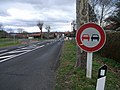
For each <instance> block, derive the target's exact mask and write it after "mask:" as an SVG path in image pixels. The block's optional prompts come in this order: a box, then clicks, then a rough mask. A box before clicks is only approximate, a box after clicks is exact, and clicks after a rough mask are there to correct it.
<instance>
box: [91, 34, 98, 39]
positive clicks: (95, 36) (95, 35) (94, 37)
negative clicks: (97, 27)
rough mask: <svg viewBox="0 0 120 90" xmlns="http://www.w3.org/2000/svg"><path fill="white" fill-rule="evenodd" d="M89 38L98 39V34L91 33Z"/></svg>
mask: <svg viewBox="0 0 120 90" xmlns="http://www.w3.org/2000/svg"><path fill="white" fill-rule="evenodd" d="M91 40H92V41H93V40H97V41H99V35H98V34H92V37H91Z"/></svg>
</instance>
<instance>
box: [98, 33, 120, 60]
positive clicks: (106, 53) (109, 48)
mask: <svg viewBox="0 0 120 90" xmlns="http://www.w3.org/2000/svg"><path fill="white" fill-rule="evenodd" d="M106 36H107V39H106V43H105V45H104V47H103V48H102V49H101V50H100V51H99V54H100V55H101V56H103V57H106V58H110V59H114V60H116V61H117V62H120V32H114V33H110V32H109V33H106Z"/></svg>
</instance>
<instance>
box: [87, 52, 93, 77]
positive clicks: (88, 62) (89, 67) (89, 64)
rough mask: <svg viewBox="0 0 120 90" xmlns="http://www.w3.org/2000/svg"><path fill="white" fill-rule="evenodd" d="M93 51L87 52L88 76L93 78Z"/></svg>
mask: <svg viewBox="0 0 120 90" xmlns="http://www.w3.org/2000/svg"><path fill="white" fill-rule="evenodd" d="M92 57H93V53H92V52H87V71H86V77H87V78H90V79H91V78H92Z"/></svg>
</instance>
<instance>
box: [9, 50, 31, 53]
mask: <svg viewBox="0 0 120 90" xmlns="http://www.w3.org/2000/svg"><path fill="white" fill-rule="evenodd" d="M27 51H31V50H21V51H16V50H15V51H10V52H8V53H19V52H27Z"/></svg>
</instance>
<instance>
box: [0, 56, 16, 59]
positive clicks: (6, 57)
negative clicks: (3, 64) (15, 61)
mask: <svg viewBox="0 0 120 90" xmlns="http://www.w3.org/2000/svg"><path fill="white" fill-rule="evenodd" d="M14 56H15V55H8V56H2V57H0V59H2V58H9V57H14Z"/></svg>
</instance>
